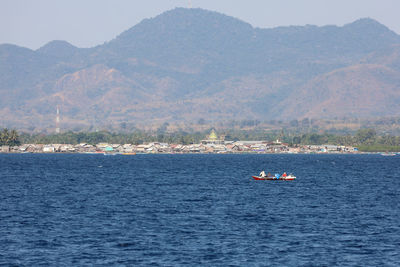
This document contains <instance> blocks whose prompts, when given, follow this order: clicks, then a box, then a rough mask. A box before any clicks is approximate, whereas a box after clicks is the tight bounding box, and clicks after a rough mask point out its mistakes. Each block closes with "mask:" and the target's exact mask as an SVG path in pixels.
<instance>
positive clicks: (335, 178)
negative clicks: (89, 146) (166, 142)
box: [0, 154, 400, 266]
mask: <svg viewBox="0 0 400 267" xmlns="http://www.w3.org/2000/svg"><path fill="white" fill-rule="evenodd" d="M261 170H265V171H266V172H268V171H270V172H272V173H275V172H280V173H282V172H283V171H287V172H293V173H294V174H295V175H296V176H297V180H296V181H255V180H252V178H251V175H257V174H258V173H259V172H260V171H261ZM0 183H1V184H0V265H6V266H7V265H15V266H39V265H44V266H49V265H51V266H82V265H89V266H93V265H95V266H102V265H103V266H113V265H119V266H182V265H186V266H400V155H397V156H394V157H383V156H381V155H135V156H122V155H117V156H104V155H77V154H69V155H68V154H67V155H44V154H43V155H40V154H0Z"/></svg>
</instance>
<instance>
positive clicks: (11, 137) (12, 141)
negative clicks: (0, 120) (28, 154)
mask: <svg viewBox="0 0 400 267" xmlns="http://www.w3.org/2000/svg"><path fill="white" fill-rule="evenodd" d="M20 144H21V141H20V138H19V134H18V132H17V130H9V129H7V128H3V129H1V131H0V145H2V146H18V145H20Z"/></svg>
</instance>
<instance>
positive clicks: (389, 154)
mask: <svg viewBox="0 0 400 267" xmlns="http://www.w3.org/2000/svg"><path fill="white" fill-rule="evenodd" d="M381 155H382V156H396V153H393V152H390V153H389V152H385V153H381Z"/></svg>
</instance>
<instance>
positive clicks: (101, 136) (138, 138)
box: [0, 128, 400, 152]
mask: <svg viewBox="0 0 400 267" xmlns="http://www.w3.org/2000/svg"><path fill="white" fill-rule="evenodd" d="M209 132H210V131H209V130H207V131H203V132H185V131H177V132H173V133H170V132H166V131H165V129H159V130H157V131H155V132H146V131H140V130H136V131H133V132H131V133H113V132H108V131H99V132H72V131H70V132H65V133H61V134H50V135H44V134H27V133H21V134H19V133H18V132H17V131H16V130H9V129H7V128H4V129H2V130H1V132H0V145H9V146H15V145H20V144H21V143H22V144H79V143H87V144H92V145H95V144H98V143H113V144H136V145H137V144H142V143H146V142H163V143H176V144H184V145H187V144H198V143H200V142H201V140H203V139H206V138H207V135H208V134H209ZM220 134H221V133H220ZM223 135H224V136H225V140H229V141H239V140H243V141H263V140H271V141H272V140H277V139H279V140H280V141H281V142H284V143H288V144H289V145H292V146H296V145H323V144H330V145H344V146H354V147H358V148H359V150H360V151H371V152H372V151H400V136H392V135H378V134H377V133H376V131H375V130H374V129H360V130H358V131H357V132H356V133H355V134H354V135H338V134H330V133H306V134H297V133H291V132H285V131H284V130H280V131H272V132H267V131H264V130H251V131H245V130H225V131H224V132H223Z"/></svg>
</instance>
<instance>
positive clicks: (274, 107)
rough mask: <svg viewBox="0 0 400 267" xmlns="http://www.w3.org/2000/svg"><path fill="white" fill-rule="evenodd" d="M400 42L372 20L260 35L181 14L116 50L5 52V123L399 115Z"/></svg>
mask: <svg viewBox="0 0 400 267" xmlns="http://www.w3.org/2000/svg"><path fill="white" fill-rule="evenodd" d="M398 77H400V36H399V35H397V34H396V33H394V32H393V31H391V30H390V29H388V28H387V27H385V26H384V25H382V24H380V23H379V22H377V21H375V20H373V19H370V18H364V19H360V20H357V21H355V22H353V23H350V24H347V25H344V26H343V27H337V26H333V25H329V26H323V27H317V26H312V25H306V26H290V27H277V28H272V29H259V28H254V27H252V26H251V25H250V24H248V23H246V22H244V21H241V20H238V19H236V18H233V17H230V16H226V15H223V14H220V13H217V12H212V11H207V10H203V9H185V8H176V9H173V10H170V11H167V12H165V13H163V14H160V15H159V16H156V17H154V18H151V19H145V20H143V21H142V22H140V23H139V24H137V25H135V26H133V27H132V28H130V29H128V30H127V31H125V32H123V33H121V34H120V35H118V36H117V37H116V38H115V39H113V40H112V41H110V42H108V43H105V44H102V45H99V46H96V47H93V48H85V49H82V48H77V47H75V46H73V45H71V44H69V43H68V42H66V41H52V42H49V43H48V44H46V45H44V46H43V47H41V48H39V49H38V50H36V51H33V50H30V49H27V48H23V47H18V46H15V45H10V44H2V45H0V92H1V94H2V97H1V98H0V125H5V126H13V127H18V128H31V129H32V128H37V129H45V128H49V127H50V128H51V127H54V121H55V110H56V106H57V105H59V106H60V110H61V113H62V123H63V127H64V128H74V127H75V128H76V127H86V128H87V127H89V126H90V125H92V126H93V127H104V126H105V125H118V124H121V123H130V124H134V125H137V126H143V125H149V124H162V123H164V122H170V123H178V122H191V121H192V122H195V121H197V120H199V119H200V118H205V119H208V120H210V121H213V122H217V121H227V120H241V119H257V120H271V119H287V120H290V119H302V118H305V117H308V118H335V117H344V116H346V117H366V118H369V117H377V116H400V109H398V108H397V107H396V103H398V102H399V100H400V93H399V92H400V82H399V78H398Z"/></svg>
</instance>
